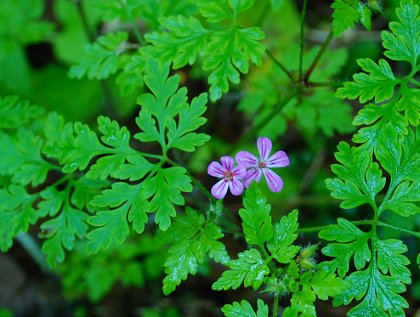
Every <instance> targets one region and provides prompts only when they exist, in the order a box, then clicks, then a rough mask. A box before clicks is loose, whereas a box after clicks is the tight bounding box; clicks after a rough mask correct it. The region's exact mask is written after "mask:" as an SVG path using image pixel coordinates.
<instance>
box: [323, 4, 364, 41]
mask: <svg viewBox="0 0 420 317" xmlns="http://www.w3.org/2000/svg"><path fill="white" fill-rule="evenodd" d="M331 8H332V9H333V10H334V12H333V14H332V18H333V23H332V29H333V32H334V36H336V37H338V36H340V35H341V33H343V32H344V31H345V30H347V29H350V28H353V27H354V25H355V23H357V22H361V23H362V24H363V26H364V27H365V28H367V29H368V30H370V26H371V21H370V16H371V12H370V8H369V7H368V6H366V5H365V4H364V3H362V2H361V1H358V0H335V1H334V2H333V4H332V5H331Z"/></svg>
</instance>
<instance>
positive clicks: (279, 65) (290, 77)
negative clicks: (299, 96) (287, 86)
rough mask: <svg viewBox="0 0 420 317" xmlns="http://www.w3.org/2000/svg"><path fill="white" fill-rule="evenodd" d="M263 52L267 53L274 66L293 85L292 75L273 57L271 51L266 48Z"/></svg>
mask: <svg viewBox="0 0 420 317" xmlns="http://www.w3.org/2000/svg"><path fill="white" fill-rule="evenodd" d="M265 52H266V53H267V56H268V57H269V58H270V59H271V60H272V61H273V63H274V64H276V65H277V66H278V67H279V68H280V69H281V70H282V71H283V72H284V73H285V74H286V75H287V77H289V79H290V81H291V82H292V83H293V82H294V81H295V80H294V78H293V76H292V73H291V72H290V71H289V70H288V69H287V68H286V66H284V65H283V64H282V63H281V62H280V61H279V60H278V59H277V58H276V57H275V56H274V55H273V53H271V51H270V50H269V49H268V48H265Z"/></svg>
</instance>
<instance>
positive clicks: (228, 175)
mask: <svg viewBox="0 0 420 317" xmlns="http://www.w3.org/2000/svg"><path fill="white" fill-rule="evenodd" d="M223 179H224V180H225V182H231V181H232V180H233V173H232V171H226V172H225V175H223Z"/></svg>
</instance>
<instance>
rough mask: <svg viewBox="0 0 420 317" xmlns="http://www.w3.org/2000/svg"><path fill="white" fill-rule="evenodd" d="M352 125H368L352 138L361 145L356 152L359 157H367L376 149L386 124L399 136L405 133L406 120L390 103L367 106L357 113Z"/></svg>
mask: <svg viewBox="0 0 420 317" xmlns="http://www.w3.org/2000/svg"><path fill="white" fill-rule="evenodd" d="M353 123H354V124H356V125H362V124H367V125H369V126H367V127H363V128H361V129H359V130H358V132H357V133H356V134H355V135H354V136H353V141H354V142H356V143H359V144H361V145H360V146H359V147H358V148H357V151H358V152H359V153H360V155H364V156H368V157H369V156H371V155H372V152H373V151H376V150H377V149H378V147H379V139H380V135H381V134H382V131H383V129H384V127H385V126H386V125H387V123H390V124H391V125H392V126H393V127H394V129H395V130H396V131H397V132H398V133H399V134H406V133H407V119H406V118H405V117H404V116H402V115H401V114H400V113H399V112H398V111H397V108H396V107H395V106H394V104H393V103H392V102H390V103H388V104H385V105H382V106H377V105H374V104H370V105H367V106H366V107H364V108H363V109H362V110H361V111H359V113H358V114H357V116H356V117H355V119H354V122H353ZM372 123H373V124H372Z"/></svg>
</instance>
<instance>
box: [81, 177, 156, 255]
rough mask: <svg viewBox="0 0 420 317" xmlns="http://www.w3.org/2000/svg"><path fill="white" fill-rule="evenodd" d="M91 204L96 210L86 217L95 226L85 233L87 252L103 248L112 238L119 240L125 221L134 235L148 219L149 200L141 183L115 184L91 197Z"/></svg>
mask: <svg viewBox="0 0 420 317" xmlns="http://www.w3.org/2000/svg"><path fill="white" fill-rule="evenodd" d="M91 205H93V206H96V207H98V208H99V210H100V211H98V212H97V213H96V214H95V215H93V216H91V217H90V218H89V219H88V223H89V224H91V225H92V226H95V227H97V228H95V229H93V230H91V231H90V232H89V233H88V235H87V237H88V239H89V242H88V252H89V253H97V252H98V251H99V249H100V248H103V249H106V248H108V247H109V246H110V245H111V243H113V242H114V241H115V242H116V243H119V244H121V243H123V242H124V240H125V239H126V237H127V235H128V232H129V228H128V221H130V222H131V223H132V225H133V228H134V230H135V231H136V232H137V233H138V234H140V233H142V232H143V231H144V227H145V224H146V222H147V221H148V216H147V212H149V202H148V201H147V197H145V194H144V190H143V186H142V184H141V183H140V184H138V185H130V184H127V183H115V184H113V185H112V188H111V189H106V190H105V191H104V192H103V193H102V194H101V195H98V196H95V197H94V198H93V200H92V201H91Z"/></svg>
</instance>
